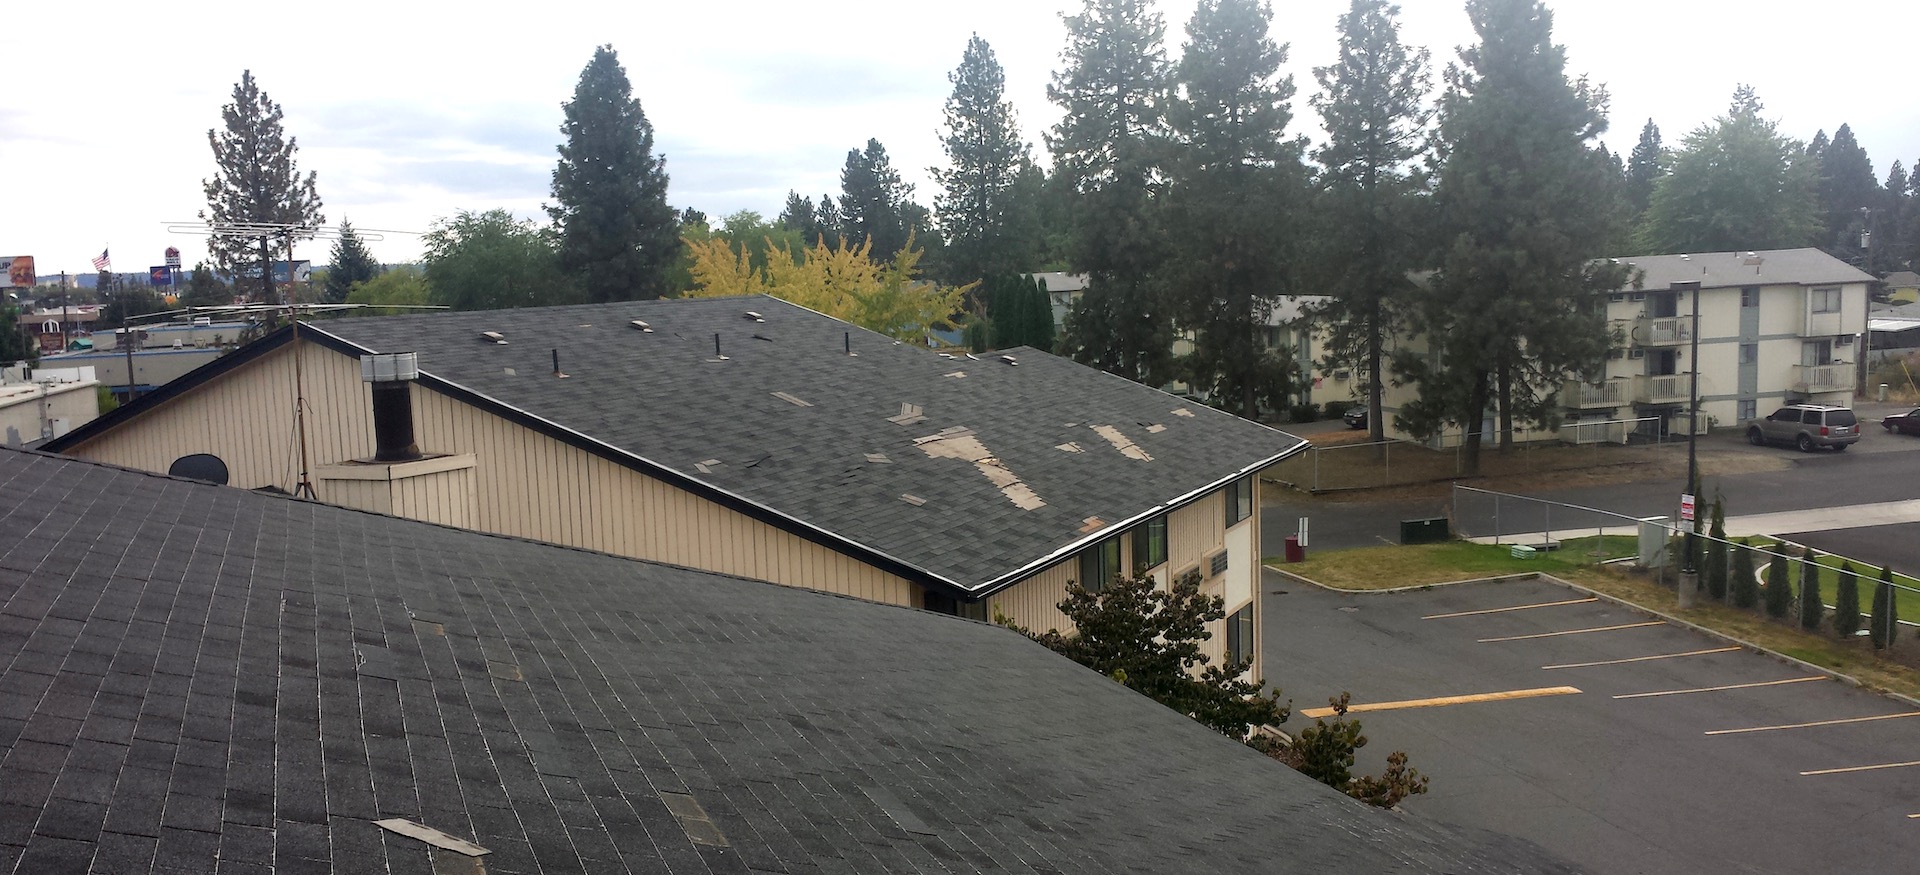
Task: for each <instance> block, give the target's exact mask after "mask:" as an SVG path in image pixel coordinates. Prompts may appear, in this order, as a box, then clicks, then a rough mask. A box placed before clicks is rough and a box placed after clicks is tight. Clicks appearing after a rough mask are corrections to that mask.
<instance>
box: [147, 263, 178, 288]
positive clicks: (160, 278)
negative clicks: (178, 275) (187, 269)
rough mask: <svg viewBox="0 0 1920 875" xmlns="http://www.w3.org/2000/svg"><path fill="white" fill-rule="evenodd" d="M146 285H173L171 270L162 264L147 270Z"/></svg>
mask: <svg viewBox="0 0 1920 875" xmlns="http://www.w3.org/2000/svg"><path fill="white" fill-rule="evenodd" d="M147 285H150V286H170V285H173V268H171V267H168V266H166V265H164V264H162V265H160V266H158V267H149V268H147Z"/></svg>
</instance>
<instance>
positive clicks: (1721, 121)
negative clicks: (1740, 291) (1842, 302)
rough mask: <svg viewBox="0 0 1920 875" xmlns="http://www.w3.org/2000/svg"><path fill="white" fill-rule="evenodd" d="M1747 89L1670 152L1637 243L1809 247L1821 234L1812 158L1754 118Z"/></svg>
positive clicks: (1754, 104)
mask: <svg viewBox="0 0 1920 875" xmlns="http://www.w3.org/2000/svg"><path fill="white" fill-rule="evenodd" d="M1762 108H1763V106H1762V104H1761V103H1760V98H1759V97H1758V95H1756V94H1755V93H1754V91H1753V89H1752V88H1750V87H1748V86H1745V85H1742V86H1740V88H1739V89H1737V90H1736V91H1734V94H1733V103H1732V104H1731V105H1730V106H1729V107H1728V108H1727V114H1726V115H1723V116H1721V117H1719V118H1717V119H1715V120H1714V121H1713V123H1712V124H1707V125H1702V126H1700V127H1699V128H1696V129H1695V130H1693V131H1692V132H1691V133H1689V134H1687V136H1686V138H1685V139H1684V140H1683V141H1682V142H1681V145H1680V148H1679V150H1678V151H1676V152H1674V153H1673V154H1672V155H1671V156H1669V158H1668V161H1667V173H1666V175H1664V176H1662V177H1660V180H1659V181H1658V182H1657V183H1655V185H1654V188H1653V199H1652V201H1651V202H1650V203H1649V205H1648V207H1647V213H1646V217H1645V219H1644V220H1643V221H1642V222H1641V223H1640V227H1639V230H1638V235H1637V237H1636V242H1637V244H1638V248H1639V249H1640V250H1641V251H1643V252H1650V253H1672V252H1728V251H1740V250H1747V249H1785V248H1792V247H1796V246H1808V245H1811V244H1813V243H1814V242H1815V241H1817V240H1818V239H1819V238H1820V237H1821V235H1822V231H1821V228H1822V222H1821V219H1820V211H1819V201H1818V198H1817V195H1816V191H1815V184H1816V182H1817V176H1818V171H1817V165H1818V160H1817V159H1814V158H1810V157H1809V156H1808V154H1807V151H1806V149H1804V148H1803V147H1802V146H1801V144H1800V143H1799V142H1798V141H1796V140H1793V139H1792V138H1790V137H1787V136H1785V135H1783V134H1781V133H1780V131H1779V126H1778V125H1777V124H1775V123H1774V122H1772V121H1769V120H1767V119H1766V118H1763V117H1761V115H1760V112H1761V110H1762Z"/></svg>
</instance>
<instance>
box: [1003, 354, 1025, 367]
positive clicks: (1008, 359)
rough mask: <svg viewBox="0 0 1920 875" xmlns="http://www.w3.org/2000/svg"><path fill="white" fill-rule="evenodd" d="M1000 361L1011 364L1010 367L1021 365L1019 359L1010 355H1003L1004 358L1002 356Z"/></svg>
mask: <svg viewBox="0 0 1920 875" xmlns="http://www.w3.org/2000/svg"><path fill="white" fill-rule="evenodd" d="M1000 360H1001V361H1003V362H1006V363H1007V364H1010V365H1018V364H1020V360H1019V359H1017V358H1014V357H1013V356H1010V355H1003V356H1001V357H1000Z"/></svg>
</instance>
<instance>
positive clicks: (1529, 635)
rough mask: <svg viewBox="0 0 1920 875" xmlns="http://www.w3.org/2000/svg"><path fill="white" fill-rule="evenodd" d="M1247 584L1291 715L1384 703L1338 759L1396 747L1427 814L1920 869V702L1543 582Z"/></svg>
mask: <svg viewBox="0 0 1920 875" xmlns="http://www.w3.org/2000/svg"><path fill="white" fill-rule="evenodd" d="M1263 589H1264V595H1263V598H1262V603H1263V612H1264V613H1263V618H1264V623H1265V625H1264V629H1265V632H1264V640H1263V642H1262V644H1263V658H1264V661H1265V671H1266V676H1267V678H1268V679H1269V680H1270V681H1272V682H1273V683H1275V684H1277V685H1279V686H1280V687H1281V688H1282V689H1283V691H1284V693H1285V695H1286V696H1287V697H1289V698H1291V699H1292V700H1293V703H1294V708H1295V709H1296V713H1295V716H1294V717H1293V719H1292V720H1290V721H1289V722H1288V724H1287V727H1286V728H1288V729H1290V730H1293V731H1298V730H1299V728H1300V727H1302V726H1306V725H1311V724H1312V720H1311V719H1310V718H1307V717H1304V716H1302V715H1301V714H1300V713H1299V712H1300V711H1301V710H1302V709H1307V708H1313V707H1316V706H1324V705H1325V704H1326V700H1327V698H1328V697H1329V696H1333V695H1338V694H1339V693H1340V692H1341V691H1343V690H1345V691H1349V692H1351V693H1352V694H1353V701H1354V703H1355V705H1356V706H1358V707H1366V706H1374V705H1383V704H1384V705H1387V706H1388V707H1387V709H1385V710H1376V711H1368V712H1365V713H1357V714H1355V715H1353V716H1355V717H1357V718H1358V719H1360V720H1361V721H1362V723H1363V725H1364V727H1365V734H1366V736H1367V737H1368V738H1369V739H1370V743H1369V744H1368V745H1367V746H1366V747H1365V748H1363V749H1362V750H1361V751H1360V754H1359V763H1358V766H1357V768H1356V769H1355V771H1356V772H1362V773H1377V772H1379V771H1380V769H1381V768H1382V766H1383V764H1384V761H1385V758H1386V755H1387V754H1388V753H1389V752H1391V751H1393V750H1396V749H1401V750H1406V751H1407V752H1408V754H1409V755H1410V757H1411V762H1412V764H1413V766H1414V767H1416V768H1418V769H1420V770H1421V771H1422V772H1423V773H1425V774H1428V775H1430V776H1431V777H1432V779H1433V789H1432V792H1430V793H1429V794H1427V795H1425V796H1420V797H1415V798H1414V799H1412V800H1410V801H1409V802H1408V803H1406V807H1408V808H1409V809H1410V810H1413V811H1416V812H1418V813H1420V814H1421V815H1423V816H1426V817H1430V818H1434V819H1437V820H1441V821H1447V822H1451V823H1455V824H1459V825H1462V826H1468V827H1477V828H1481V829H1488V830H1493V831H1496V832H1501V833H1506V834H1510V835H1515V836H1518V837H1521V838H1525V839H1529V840H1531V841H1533V842H1535V843H1538V844H1539V845H1541V846H1543V847H1545V848H1547V849H1548V850H1550V851H1554V852H1556V853H1559V854H1561V855H1563V856H1565V857H1567V858H1569V859H1570V860H1572V861H1574V862H1576V863H1578V864H1580V865H1582V866H1585V867H1587V868H1589V869H1591V870H1592V871H1594V872H1598V873H1701V872H1737V873H1781V875H1788V873H1793V875H1799V873H1809V872H1849V873H1882V872H1884V873H1910V872H1914V871H1917V870H1920V709H1915V708H1913V707H1911V706H1908V705H1906V704H1904V703H1901V702H1898V701H1895V700H1893V699H1889V698H1886V697H1882V696H1878V695H1874V694H1871V693H1866V692H1862V691H1860V690H1856V689H1853V688H1851V687H1848V686H1846V685H1844V684H1841V683H1839V682H1836V681H1832V680H1829V679H1825V678H1824V677H1821V676H1819V675H1817V674H1816V673H1814V672H1811V671H1809V670H1807V669H1805V668H1802V667H1799V666H1795V665H1792V664H1789V663H1786V662H1783V661H1781V660H1777V659H1774V658H1771V657H1768V656H1764V655H1760V654H1756V653H1752V652H1749V651H1743V650H1737V649H1728V648H1729V645H1728V644H1726V643H1725V642H1723V641H1721V640H1720V639H1716V638H1711V637H1708V636H1706V635H1702V634H1699V633H1696V632H1693V631H1690V630H1687V629H1685V628H1683V627H1679V626H1673V625H1669V624H1666V623H1663V622H1659V621H1658V620H1657V619H1655V618H1653V617H1650V616H1648V615H1646V614H1642V613H1639V612H1637V611H1633V610H1631V609H1627V608H1623V607H1619V606H1616V605H1613V604H1611V603H1609V602H1605V601H1593V600H1587V598H1586V597H1585V596H1583V595H1581V594H1580V593H1578V592H1577V591H1574V590H1570V589H1567V588H1564V587H1561V586H1558V585H1555V584H1552V583H1549V582H1546V581H1516V582H1504V583H1494V584H1471V585H1461V586H1448V587H1440V588H1437V589H1433V590H1426V591H1419V592H1408V593H1397V594H1386V593H1364V594H1342V593H1332V592H1328V591H1325V590H1321V589H1319V588H1317V587H1311V586H1306V585H1301V584H1295V583H1292V582H1290V581H1286V580H1284V579H1283V578H1280V577H1279V576H1278V575H1274V574H1270V573H1269V574H1267V575H1266V584H1265V586H1264V587H1263ZM1279 593H1284V594H1279ZM1910 646H1911V642H1910ZM1480 696H1486V697H1488V698H1486V699H1483V700H1470V701H1463V702H1457V703H1452V704H1448V703H1443V702H1434V701H1432V700H1434V699H1444V698H1448V697H1480Z"/></svg>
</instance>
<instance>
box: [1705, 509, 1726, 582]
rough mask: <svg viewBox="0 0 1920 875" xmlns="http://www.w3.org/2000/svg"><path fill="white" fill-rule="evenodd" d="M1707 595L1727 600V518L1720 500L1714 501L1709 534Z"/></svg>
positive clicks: (1706, 567) (1706, 566)
mask: <svg viewBox="0 0 1920 875" xmlns="http://www.w3.org/2000/svg"><path fill="white" fill-rule="evenodd" d="M1707 535H1708V539H1707V561H1706V563H1705V565H1704V568H1705V570H1706V572H1707V573H1706V575H1705V577H1706V584H1707V595H1708V596H1709V597H1711V598H1712V599H1713V600H1714V601H1716V602H1723V601H1726V600H1727V516H1726V510H1725V508H1724V506H1723V503H1722V502H1721V500H1720V499H1718V498H1715V499H1714V500H1713V528H1712V529H1710V530H1709V531H1708V532H1707Z"/></svg>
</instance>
